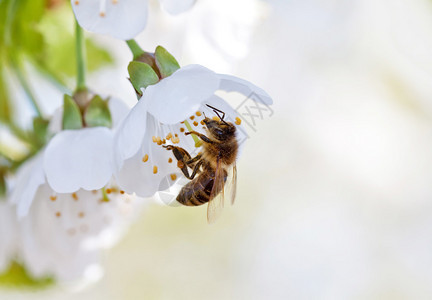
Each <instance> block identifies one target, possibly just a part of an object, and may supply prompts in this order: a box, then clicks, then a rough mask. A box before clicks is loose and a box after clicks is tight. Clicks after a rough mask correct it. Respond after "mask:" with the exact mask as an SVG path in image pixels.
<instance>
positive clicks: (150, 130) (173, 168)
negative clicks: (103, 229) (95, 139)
mask: <svg viewBox="0 0 432 300" xmlns="http://www.w3.org/2000/svg"><path fill="white" fill-rule="evenodd" d="M140 101H142V100H140ZM146 128H147V130H146V134H145V136H144V138H143V139H142V140H141V142H142V145H141V146H140V148H139V151H138V152H137V153H136V154H135V155H134V156H132V157H131V158H129V159H127V160H125V161H124V164H123V165H122V167H121V168H120V169H119V171H118V172H117V173H116V174H115V178H116V180H117V183H118V185H119V186H120V188H122V189H123V190H125V191H126V192H128V193H136V194H137V195H138V196H141V197H149V196H152V195H154V194H155V193H156V192H157V191H159V190H160V188H161V185H164V183H165V179H166V178H167V177H168V178H169V179H170V180H171V178H170V175H171V174H176V173H178V172H179V169H178V168H177V165H176V160H175V158H174V156H173V155H172V152H171V151H168V150H166V149H164V148H163V147H162V145H158V144H157V143H154V142H153V140H152V138H153V136H155V137H157V136H159V137H160V138H161V139H164V138H165V137H166V136H167V135H168V134H169V133H170V132H171V133H172V135H175V134H177V135H178V136H179V138H180V141H181V140H182V139H190V140H191V141H192V138H190V137H185V136H184V134H181V133H180V130H179V128H180V126H177V127H174V126H163V127H162V126H161V127H160V126H159V124H158V122H157V121H156V120H155V119H154V118H153V117H152V116H151V115H148V118H147V125H146ZM180 134H181V135H182V136H180ZM168 143H169V141H168ZM145 156H146V157H147V159H145V161H143V158H144V157H145ZM169 158H171V163H170V162H168V159H169ZM155 167H156V169H155ZM174 181H175V180H171V184H172V183H174ZM166 188H167V187H164V188H163V189H166Z"/></svg>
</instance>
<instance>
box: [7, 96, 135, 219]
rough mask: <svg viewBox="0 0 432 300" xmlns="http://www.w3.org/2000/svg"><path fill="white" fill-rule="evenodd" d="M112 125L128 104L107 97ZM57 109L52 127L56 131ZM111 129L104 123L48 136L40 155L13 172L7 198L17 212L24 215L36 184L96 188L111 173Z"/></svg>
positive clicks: (67, 190)
mask: <svg viewBox="0 0 432 300" xmlns="http://www.w3.org/2000/svg"><path fill="white" fill-rule="evenodd" d="M109 108H110V111H111V114H112V120H113V127H115V126H117V125H118V123H119V122H120V120H121V119H122V118H123V117H124V116H125V115H126V113H127V111H128V108H127V107H126V105H125V104H124V103H123V102H122V101H120V100H117V99H111V100H110V101H109ZM59 115H61V112H57V114H56V115H55V116H54V118H53V119H54V120H53V123H54V125H53V126H52V127H54V128H52V130H53V131H58V129H59V128H55V127H58V126H59V123H60V122H59V121H58V119H59V118H58V116H59ZM113 135H114V133H113V130H112V129H109V128H106V127H93V128H83V129H78V130H63V131H58V132H57V134H56V135H55V136H54V137H53V138H52V139H51V140H50V142H49V143H48V145H47V146H46V148H45V149H43V150H42V151H41V152H42V153H41V154H40V155H37V157H36V158H35V159H33V160H32V161H31V162H29V163H27V164H25V165H24V166H23V167H22V168H21V169H20V170H19V171H18V176H17V182H16V188H15V189H14V191H13V192H12V194H11V197H10V202H11V203H14V204H16V205H17V213H18V216H20V217H22V216H25V215H26V214H27V212H28V210H29V208H30V206H31V204H32V201H33V199H34V198H35V195H36V192H37V190H38V188H39V186H41V185H44V184H46V183H47V184H49V186H50V188H51V189H52V194H55V193H73V192H76V191H78V190H79V189H84V190H98V189H101V188H103V187H104V186H106V185H107V184H108V182H109V181H110V180H111V178H112V175H113V171H114V170H113V162H112V158H113V152H112V149H113Z"/></svg>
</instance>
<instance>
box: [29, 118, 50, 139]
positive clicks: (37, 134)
mask: <svg viewBox="0 0 432 300" xmlns="http://www.w3.org/2000/svg"><path fill="white" fill-rule="evenodd" d="M48 125H49V121H48V120H45V119H43V118H41V117H35V118H34V119H33V136H34V138H35V141H36V143H37V144H38V145H39V146H43V145H45V143H46V142H47V140H48Z"/></svg>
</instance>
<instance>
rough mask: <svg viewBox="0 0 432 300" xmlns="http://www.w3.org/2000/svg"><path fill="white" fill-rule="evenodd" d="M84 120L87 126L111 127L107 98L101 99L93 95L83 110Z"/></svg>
mask: <svg viewBox="0 0 432 300" xmlns="http://www.w3.org/2000/svg"><path fill="white" fill-rule="evenodd" d="M84 122H85V124H86V126H88V127H96V126H104V127H111V125H112V119H111V112H110V110H109V107H108V100H103V99H102V98H101V97H100V96H97V95H96V96H94V97H93V99H91V100H90V103H89V105H88V106H87V108H86V110H85V112H84Z"/></svg>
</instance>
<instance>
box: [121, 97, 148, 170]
mask: <svg viewBox="0 0 432 300" xmlns="http://www.w3.org/2000/svg"><path fill="white" fill-rule="evenodd" d="M145 97H146V93H145V92H144V96H143V97H142V98H141V100H140V101H138V103H137V104H136V105H135V106H134V107H133V108H132V109H131V110H130V112H129V114H128V115H127V116H126V118H125V119H124V120H123V122H121V124H120V126H119V127H118V128H117V129H116V130H115V137H114V163H115V168H116V170H119V169H120V168H121V167H122V165H123V161H124V160H126V159H128V158H130V157H132V156H133V155H135V154H136V153H137V151H138V149H139V148H140V146H141V144H142V140H143V138H144V134H145V131H146V120H147V106H148V101H146V99H145Z"/></svg>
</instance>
